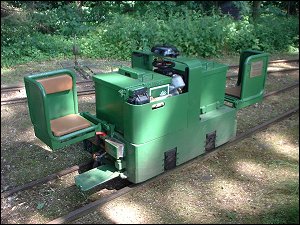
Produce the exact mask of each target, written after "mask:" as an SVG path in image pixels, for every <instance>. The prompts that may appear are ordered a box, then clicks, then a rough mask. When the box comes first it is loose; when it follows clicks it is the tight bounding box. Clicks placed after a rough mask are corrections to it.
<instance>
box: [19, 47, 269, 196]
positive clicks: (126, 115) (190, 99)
mask: <svg viewBox="0 0 300 225" xmlns="http://www.w3.org/2000/svg"><path fill="white" fill-rule="evenodd" d="M267 65H268V54H267V53H263V52H260V51H254V50H245V51H242V52H241V56H240V64H239V73H238V81H237V84H236V86H235V87H232V88H226V73H227V70H228V66H227V65H225V64H221V63H216V62H211V61H207V60H200V59H191V58H185V57H181V56H179V52H178V50H177V49H176V48H175V47H173V46H163V45H162V46H155V47H153V48H152V49H151V51H134V52H133V53H132V60H131V67H121V68H119V70H118V71H117V72H111V73H107V74H96V75H94V76H93V81H94V83H95V99H96V115H92V114H91V113H89V112H80V113H79V112H78V103H77V91H76V79H75V75H74V73H73V72H72V71H70V70H66V69H63V70H57V71H51V72H46V73H41V74H36V75H30V76H27V77H25V78H24V82H25V87H26V94H27V98H28V106H29V112H30V118H31V121H32V123H33V126H34V131H35V135H36V137H38V138H39V139H40V140H42V141H43V142H44V143H46V144H47V145H48V146H49V147H50V148H51V149H53V150H56V149H59V148H61V147H64V146H68V145H71V144H74V143H77V142H81V141H83V142H84V144H85V149H86V150H88V151H90V152H91V153H92V155H93V158H94V159H95V162H96V163H97V165H96V166H95V168H93V169H91V170H88V171H87V172H84V173H82V174H79V175H77V176H76V177H75V183H76V185H77V186H78V187H79V188H80V189H81V190H83V191H86V190H90V189H91V188H93V187H95V186H97V185H99V184H101V183H104V182H106V181H108V180H111V179H113V178H115V177H117V176H121V177H122V178H126V179H128V180H129V181H131V182H133V183H140V182H143V181H145V180H148V179H150V178H152V177H154V176H157V175H159V174H161V173H163V172H164V171H166V170H169V169H172V168H174V167H176V166H177V165H180V164H182V163H184V162H186V161H188V160H191V159H193V158H195V157H197V156H199V155H201V154H204V153H205V152H206V151H210V150H212V149H214V148H216V147H218V146H220V145H222V144H224V143H226V142H228V141H229V140H230V139H232V138H233V137H235V136H236V127H237V119H236V114H237V110H238V109H240V108H243V107H246V106H248V105H251V104H254V103H257V102H259V101H261V100H262V98H263V94H264V87H265V80H266V74H267Z"/></svg>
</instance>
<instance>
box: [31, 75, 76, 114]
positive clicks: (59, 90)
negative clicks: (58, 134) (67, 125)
mask: <svg viewBox="0 0 300 225" xmlns="http://www.w3.org/2000/svg"><path fill="white" fill-rule="evenodd" d="M36 81H37V82H39V83H40V84H42V86H43V88H44V91H45V93H46V96H45V97H44V101H45V103H46V104H47V105H48V106H49V107H48V112H49V119H50V120H52V119H56V118H59V117H62V116H66V115H69V114H73V113H77V112H76V111H77V108H75V102H74V101H76V100H77V98H74V97H76V93H74V90H73V79H72V76H70V75H68V74H59V75H55V76H49V77H45V78H40V79H36Z"/></svg>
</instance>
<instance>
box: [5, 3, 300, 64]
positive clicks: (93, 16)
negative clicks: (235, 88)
mask: <svg viewBox="0 0 300 225" xmlns="http://www.w3.org/2000/svg"><path fill="white" fill-rule="evenodd" d="M58 3H61V2H58ZM49 4H50V3H49ZM86 4H87V6H82V7H81V8H78V6H77V5H76V4H75V3H68V4H66V3H65V4H62V3H61V4H56V5H55V7H52V8H51V7H50V6H48V5H45V7H41V9H39V10H38V9H34V10H32V9H31V10H29V9H28V10H27V11H26V10H21V11H20V12H18V13H15V14H12V15H9V16H6V17H5V18H3V19H2V20H1V58H2V60H1V67H3V66H11V65H15V64H19V63H25V62H28V61H38V60H47V59H50V58H61V57H71V56H72V47H73V44H74V38H75V36H76V44H77V45H78V46H79V49H80V54H81V56H85V57H91V58H109V59H123V60H126V59H129V58H130V56H131V52H132V50H136V49H143V48H147V49H150V48H151V47H152V46H153V45H155V44H171V45H174V46H176V47H177V48H178V49H179V51H181V54H183V55H186V56H201V57H210V56H221V55H222V54H227V53H232V52H239V51H240V50H242V49H248V48H251V49H257V50H263V51H267V52H270V53H271V52H274V51H288V50H289V49H295V48H298V41H299V20H298V17H291V16H290V17H286V16H282V15H279V14H276V15H274V14H273V13H270V12H269V11H268V12H267V13H263V14H262V15H261V17H260V19H258V20H257V21H256V22H255V23H253V22H252V21H251V19H250V18H249V17H248V16H243V17H242V19H241V20H234V19H233V18H232V17H230V16H226V15H223V14H221V13H220V12H218V11H211V12H210V14H205V13H204V12H203V11H202V10H201V7H198V6H200V5H198V4H196V3H195V2H193V4H192V3H191V4H183V3H181V4H179V3H176V4H175V3H174V2H151V4H150V5H151V7H150V6H149V5H147V4H142V3H137V5H140V6H141V7H140V8H138V10H137V9H136V11H134V12H130V13H122V12H125V11H126V10H129V11H130V10H131V9H132V7H131V6H130V4H129V3H128V4H127V5H126V4H125V5H123V6H122V4H121V3H120V4H117V3H114V5H113V6H114V7H113V8H111V6H110V4H112V3H111V2H104V3H95V2H90V3H86ZM104 9H106V10H104Z"/></svg>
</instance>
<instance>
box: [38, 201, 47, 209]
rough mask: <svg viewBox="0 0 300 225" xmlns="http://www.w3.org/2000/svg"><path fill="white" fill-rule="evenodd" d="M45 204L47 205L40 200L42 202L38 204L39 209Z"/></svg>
mask: <svg viewBox="0 0 300 225" xmlns="http://www.w3.org/2000/svg"><path fill="white" fill-rule="evenodd" d="M44 206H45V202H40V203H38V205H37V207H36V208H37V209H38V210H40V209H42V208H44Z"/></svg>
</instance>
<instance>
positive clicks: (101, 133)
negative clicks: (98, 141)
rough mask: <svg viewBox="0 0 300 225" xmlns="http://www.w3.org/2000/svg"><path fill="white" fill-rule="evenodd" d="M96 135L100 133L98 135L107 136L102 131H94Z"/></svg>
mask: <svg viewBox="0 0 300 225" xmlns="http://www.w3.org/2000/svg"><path fill="white" fill-rule="evenodd" d="M96 135H100V136H102V137H105V136H107V134H106V133H104V132H102V131H97V132H96Z"/></svg>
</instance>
